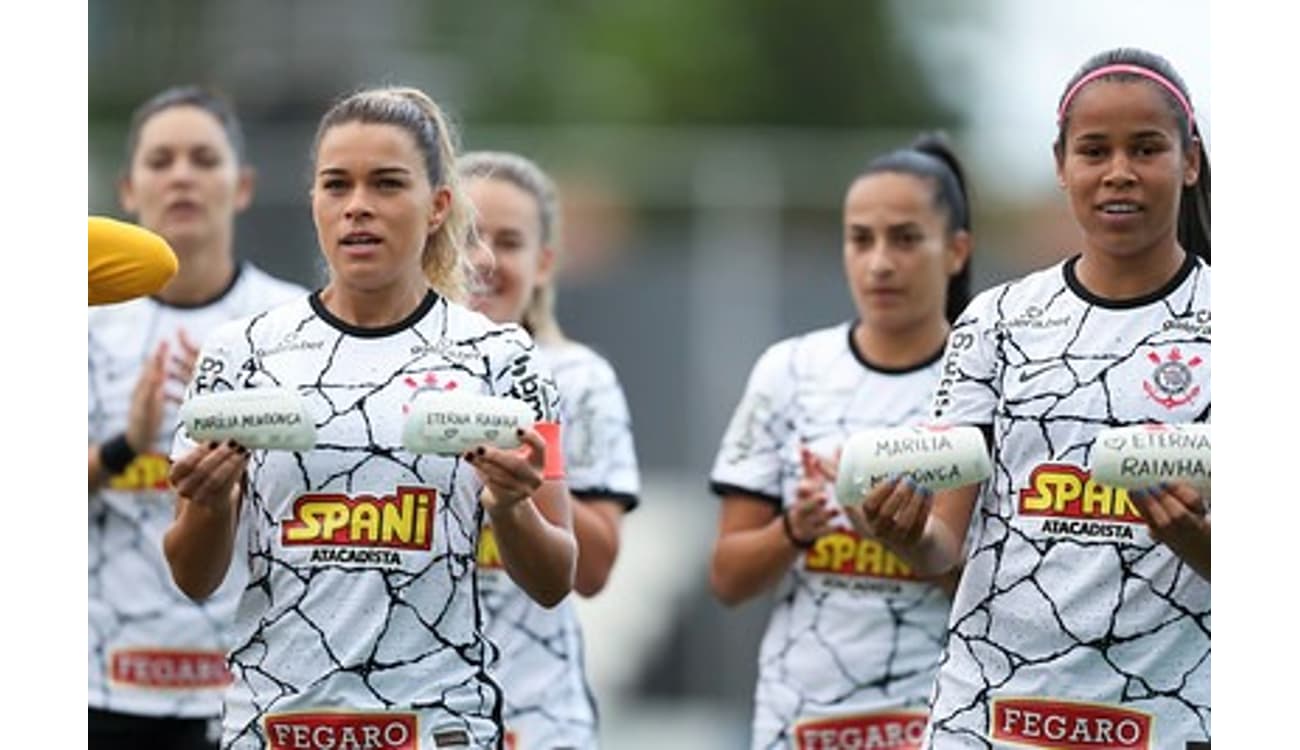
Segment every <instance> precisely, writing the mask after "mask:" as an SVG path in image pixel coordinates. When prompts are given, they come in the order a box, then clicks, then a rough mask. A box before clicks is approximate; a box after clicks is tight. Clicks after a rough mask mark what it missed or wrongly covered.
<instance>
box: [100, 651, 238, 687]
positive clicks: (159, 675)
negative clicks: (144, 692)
mask: <svg viewBox="0 0 1300 750" xmlns="http://www.w3.org/2000/svg"><path fill="white" fill-rule="evenodd" d="M109 679H110V680H111V681H112V682H114V683H115V684H118V685H130V686H133V687H139V688H151V689H158V690H205V689H212V688H221V687H225V686H226V685H229V684H230V683H231V679H232V678H231V675H230V670H229V669H228V668H227V667H226V655H225V654H223V653H221V652H220V651H182V650H176V649H121V650H117V651H113V652H112V654H111V655H110V656H109Z"/></svg>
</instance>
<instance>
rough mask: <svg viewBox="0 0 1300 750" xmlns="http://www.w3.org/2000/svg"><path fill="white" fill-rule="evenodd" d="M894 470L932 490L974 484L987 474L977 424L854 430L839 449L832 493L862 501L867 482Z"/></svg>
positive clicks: (849, 500) (989, 469)
mask: <svg viewBox="0 0 1300 750" xmlns="http://www.w3.org/2000/svg"><path fill="white" fill-rule="evenodd" d="M896 474H904V475H907V476H910V477H911V478H912V480H913V481H915V482H916V483H917V484H918V485H920V486H922V487H927V488H929V489H931V490H943V489H951V488H953V487H963V486H965V485H968V484H975V483H977V482H982V481H984V480H985V479H988V478H989V476H990V475H991V474H992V467H991V465H990V464H989V454H988V449H987V448H986V447H985V445H984V435H983V433H981V432H980V430H979V428H978V427H967V426H961V427H934V426H914V427H884V428H875V429H869V430H862V431H861V432H856V433H854V434H853V435H851V436H850V437H849V439H848V440H847V441H845V443H844V447H843V448H842V449H841V452H840V465H839V474H838V476H837V478H836V480H835V495H836V497H837V498H838V499H839V501H840V503H841V504H843V505H849V504H854V505H856V504H857V503H859V502H861V501H862V496H863V495H864V494H866V492H867V490H869V489H871V487H872V486H874V485H876V484H878V483H879V482H882V481H884V480H886V479H888V478H889V477H891V476H894V475H896Z"/></svg>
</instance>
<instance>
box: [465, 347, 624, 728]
mask: <svg viewBox="0 0 1300 750" xmlns="http://www.w3.org/2000/svg"><path fill="white" fill-rule="evenodd" d="M540 353H541V354H542V355H543V356H542V357H541V360H542V362H543V363H544V364H546V365H548V366H549V367H550V369H551V371H552V372H553V373H554V376H555V382H556V386H557V387H558V388H559V391H560V403H561V414H562V415H563V421H564V427H563V430H562V433H563V437H562V439H563V444H564V459H565V473H566V475H567V482H568V485H569V490H570V492H571V493H572V494H573V495H574V496H576V497H577V498H578V499H579V500H582V499H583V498H584V497H590V496H604V497H613V498H615V499H616V500H618V501H620V502H622V503H623V504H624V506H625V508H626V509H627V510H631V509H632V508H634V507H636V504H637V493H638V492H639V491H640V479H639V476H638V472H637V463H636V451H635V448H634V445H633V440H632V425H631V419H630V417H629V414H628V408H627V401H626V400H625V399H624V397H623V389H622V388H621V387H620V386H619V382H618V377H617V376H616V375H615V373H614V369H613V368H612V367H610V365H609V363H608V362H606V361H605V359H604V358H602V357H601V356H600V355H598V354H596V353H595V352H594V351H592V350H591V349H589V348H587V347H585V346H583V345H581V344H577V343H572V342H568V343H564V344H559V345H553V346H544V347H541V349H540ZM479 570H480V578H479V586H480V587H481V591H482V594H483V604H484V610H485V614H486V615H487V625H488V627H487V634H488V637H489V638H490V639H491V640H492V642H493V643H495V644H496V645H497V647H498V648H499V649H500V650H501V655H500V658H499V659H498V660H497V662H496V664H495V666H494V667H493V671H492V674H493V675H494V676H495V677H496V678H497V681H498V682H500V683H501V686H502V688H503V689H504V690H505V725H506V736H507V741H506V747H507V750H555V748H574V749H575V750H576V749H577V748H593V747H595V746H596V739H597V737H596V735H597V731H596V709H595V705H594V699H593V698H592V696H591V691H590V689H589V687H588V686H587V681H586V675H585V673H584V670H583V653H582V631H581V628H580V627H579V623H578V617H577V613H576V611H575V609H574V605H573V600H572V598H566V599H565V600H564V601H562V602H560V604H558V605H556V606H555V607H554V608H552V609H544V608H543V607H541V606H540V605H539V604H537V603H536V602H535V601H533V599H532V598H531V597H529V596H528V594H527V593H525V592H524V590H523V589H521V588H519V586H518V585H516V584H515V583H514V582H513V581H512V580H511V579H510V576H509V575H508V574H507V573H506V571H505V569H504V568H503V567H501V558H500V556H499V555H498V554H497V551H496V545H495V540H494V539H493V537H492V528H491V526H488V527H485V528H484V530H483V538H482V540H481V541H480V545H479Z"/></svg>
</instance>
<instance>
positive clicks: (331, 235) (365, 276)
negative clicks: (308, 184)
mask: <svg viewBox="0 0 1300 750" xmlns="http://www.w3.org/2000/svg"><path fill="white" fill-rule="evenodd" d="M450 205H451V193H450V191H449V190H448V189H447V188H445V187H439V188H435V187H433V186H432V185H431V184H430V182H429V175H428V171H427V170H426V169H425V165H424V157H423V155H422V153H421V152H420V149H419V147H418V146H417V145H416V143H415V139H414V137H412V136H411V135H410V134H409V133H407V132H406V131H405V130H404V129H402V128H401V127H398V126H396V125H383V124H374V123H358V122H348V123H344V124H342V125H336V126H334V127H332V128H330V129H329V130H327V131H325V134H324V135H323V136H322V137H321V142H320V147H319V148H318V150H317V155H316V175H315V178H314V180H313V184H312V190H311V207H312V219H313V220H314V221H315V223H316V234H317V237H318V239H319V241H320V246H321V251H322V252H323V253H324V254H325V260H326V262H327V263H329V267H330V273H331V276H332V278H333V279H334V280H335V281H336V282H339V283H341V284H342V285H344V286H347V287H350V288H354V289H359V290H363V291H377V290H382V289H389V288H405V287H409V286H411V285H413V284H417V283H419V284H423V283H424V282H423V279H424V275H423V273H424V272H423V269H422V256H423V253H424V249H425V245H426V244H427V242H428V240H429V238H430V237H431V236H432V235H433V233H434V232H436V231H437V229H438V227H440V226H441V225H442V223H443V221H445V219H446V216H447V212H448V209H449V207H450Z"/></svg>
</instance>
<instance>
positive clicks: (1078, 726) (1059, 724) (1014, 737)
mask: <svg viewBox="0 0 1300 750" xmlns="http://www.w3.org/2000/svg"><path fill="white" fill-rule="evenodd" d="M991 710H992V714H993V715H992V734H991V735H990V738H991V739H995V740H1006V741H1008V742H1013V743H1017V744H1020V745H1024V746H1028V747H1042V748H1052V749H1053V750H1102V749H1103V748H1104V750H1151V715H1150V714H1146V713H1143V712H1141V711H1134V710H1132V709H1129V708H1121V707H1119V706H1111V705H1106V704H1102V703H1076V702H1073V701H1062V700H1052V699H1043V698H995V699H994V700H993V706H992V709H991Z"/></svg>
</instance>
